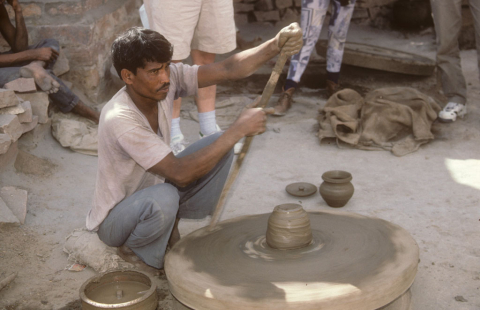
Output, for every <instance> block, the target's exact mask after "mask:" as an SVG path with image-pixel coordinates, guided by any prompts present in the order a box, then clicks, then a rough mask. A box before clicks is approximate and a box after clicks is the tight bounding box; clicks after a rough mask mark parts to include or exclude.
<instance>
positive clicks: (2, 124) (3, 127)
mask: <svg viewBox="0 0 480 310" xmlns="http://www.w3.org/2000/svg"><path fill="white" fill-rule="evenodd" d="M0 133H6V134H8V135H9V136H10V138H11V139H12V142H15V141H17V140H18V138H20V136H21V135H22V134H23V130H22V125H21V124H20V121H19V120H18V117H17V116H16V115H10V114H5V115H0Z"/></svg>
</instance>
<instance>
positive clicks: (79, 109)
mask: <svg viewBox="0 0 480 310" xmlns="http://www.w3.org/2000/svg"><path fill="white" fill-rule="evenodd" d="M72 112H73V113H75V114H78V115H80V116H82V117H85V118H87V119H89V120H91V121H94V122H95V124H98V122H99V120H100V113H98V112H97V111H96V110H94V109H92V108H91V107H89V106H87V105H86V104H85V103H83V102H81V101H79V102H78V103H77V105H75V107H74V108H73V109H72Z"/></svg>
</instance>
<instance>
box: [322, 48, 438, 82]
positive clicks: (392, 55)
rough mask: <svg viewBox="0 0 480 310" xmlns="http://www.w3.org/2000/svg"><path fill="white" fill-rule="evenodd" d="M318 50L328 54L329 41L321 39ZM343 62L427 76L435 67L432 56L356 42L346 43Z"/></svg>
mask: <svg viewBox="0 0 480 310" xmlns="http://www.w3.org/2000/svg"><path fill="white" fill-rule="evenodd" d="M316 50H317V53H318V54H319V55H326V53H327V41H326V40H319V41H318V42H317V45H316ZM342 63H344V64H347V65H352V66H357V67H362V68H370V69H377V70H382V71H388V72H397V73H404V74H412V75H425V76H428V75H432V74H433V71H434V69H435V61H434V60H432V59H430V58H427V57H423V56H420V55H415V54H411V53H407V52H402V51H398V50H392V49H389V48H385V47H379V46H373V45H367V44H361V43H354V42H347V43H345V49H344V54H343V60H342Z"/></svg>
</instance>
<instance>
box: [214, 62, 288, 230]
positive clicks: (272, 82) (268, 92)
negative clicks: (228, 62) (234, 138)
mask: <svg viewBox="0 0 480 310" xmlns="http://www.w3.org/2000/svg"><path fill="white" fill-rule="evenodd" d="M287 58H288V57H287V56H286V55H285V54H284V53H281V54H280V56H278V59H277V62H276V63H275V67H274V68H273V71H272V74H271V75H270V79H269V80H268V82H267V85H265V88H264V89H263V93H262V98H261V99H260V102H259V103H258V107H259V108H265V107H266V106H267V104H268V101H270V97H272V94H273V91H274V90H275V86H276V85H277V82H278V78H279V77H280V74H281V73H282V70H283V67H284V66H285V62H286V61H287ZM253 137H254V136H250V137H245V142H244V143H243V147H242V150H241V152H240V154H239V155H238V158H237V160H236V161H235V163H234V166H233V169H232V172H231V173H230V176H229V178H228V180H227V182H226V183H225V187H224V188H223V191H222V194H221V195H220V199H219V200H218V203H217V206H216V207H215V211H214V212H213V216H212V221H211V222H210V225H209V226H208V228H207V230H208V231H212V230H213V229H214V228H215V226H216V225H217V223H218V221H219V220H220V215H221V214H222V211H223V209H224V204H225V200H226V198H227V195H228V192H229V191H230V188H231V187H232V185H233V183H234V182H235V180H236V179H237V176H238V173H239V172H240V167H241V166H242V163H243V159H244V158H245V156H246V155H247V152H248V150H249V148H250V144H251V143H252V140H253Z"/></svg>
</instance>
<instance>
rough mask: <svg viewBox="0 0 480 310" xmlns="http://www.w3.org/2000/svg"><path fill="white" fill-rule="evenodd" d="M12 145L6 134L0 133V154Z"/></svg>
mask: <svg viewBox="0 0 480 310" xmlns="http://www.w3.org/2000/svg"><path fill="white" fill-rule="evenodd" d="M10 144H12V138H10V136H9V135H7V134H6V133H0V154H5V153H6V152H7V151H8V148H9V147H10Z"/></svg>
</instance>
